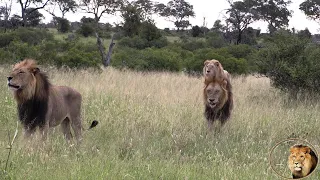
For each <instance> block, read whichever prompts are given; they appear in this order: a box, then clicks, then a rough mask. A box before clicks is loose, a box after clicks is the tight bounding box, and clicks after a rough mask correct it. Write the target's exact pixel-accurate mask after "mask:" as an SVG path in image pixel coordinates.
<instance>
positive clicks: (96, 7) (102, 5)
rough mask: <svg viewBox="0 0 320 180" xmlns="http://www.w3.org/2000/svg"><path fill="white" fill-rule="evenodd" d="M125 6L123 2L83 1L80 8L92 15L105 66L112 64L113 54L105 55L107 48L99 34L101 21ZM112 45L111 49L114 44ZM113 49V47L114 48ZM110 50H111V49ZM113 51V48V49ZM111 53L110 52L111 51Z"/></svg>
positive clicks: (104, 0) (106, 0)
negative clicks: (104, 16)
mask: <svg viewBox="0 0 320 180" xmlns="http://www.w3.org/2000/svg"><path fill="white" fill-rule="evenodd" d="M122 5H123V0H81V4H80V8H81V10H82V11H84V12H85V13H89V14H92V15H93V16H94V21H95V34H96V38H97V45H98V49H99V51H100V54H101V57H102V63H103V65H104V66H108V65H109V64H110V56H108V54H109V55H110V54H111V53H108V54H106V53H105V47H104V45H103V43H102V39H101V38H100V36H99V34H98V30H99V21H100V19H101V17H102V16H103V15H104V14H114V13H115V12H116V11H118V10H120V9H121V7H122ZM111 42H112V43H111V44H110V47H111V45H112V44H113V45H114V43H113V41H111ZM112 47H113V46H112ZM109 50H110V48H109ZM111 50H112V48H111ZM109 52H110V51H109Z"/></svg>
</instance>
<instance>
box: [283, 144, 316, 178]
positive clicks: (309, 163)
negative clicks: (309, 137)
mask: <svg viewBox="0 0 320 180" xmlns="http://www.w3.org/2000/svg"><path fill="white" fill-rule="evenodd" d="M317 163H318V157H317V156H316V154H315V153H314V152H313V151H312V149H311V148H310V147H308V146H304V145H294V146H292V147H291V148H290V155H289V157H288V166H289V169H290V171H291V172H292V177H293V179H299V178H303V177H306V176H308V175H309V174H310V173H311V172H312V171H313V170H314V169H315V168H316V166H317Z"/></svg>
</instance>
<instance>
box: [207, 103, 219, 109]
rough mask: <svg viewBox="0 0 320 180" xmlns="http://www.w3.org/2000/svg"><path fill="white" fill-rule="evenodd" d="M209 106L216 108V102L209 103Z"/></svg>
mask: <svg viewBox="0 0 320 180" xmlns="http://www.w3.org/2000/svg"><path fill="white" fill-rule="evenodd" d="M209 106H210V107H211V108H214V107H216V106H217V103H216V102H209Z"/></svg>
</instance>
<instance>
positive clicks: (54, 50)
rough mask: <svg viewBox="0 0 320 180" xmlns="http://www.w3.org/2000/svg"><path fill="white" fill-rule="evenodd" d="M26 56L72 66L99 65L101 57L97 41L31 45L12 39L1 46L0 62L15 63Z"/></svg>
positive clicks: (47, 42)
mask: <svg viewBox="0 0 320 180" xmlns="http://www.w3.org/2000/svg"><path fill="white" fill-rule="evenodd" d="M25 58H33V59H36V60H37V61H38V62H39V63H40V64H52V65H56V66H58V67H61V66H68V67H70V68H85V67H99V64H101V57H100V54H99V53H98V51H97V48H96V44H95V43H86V44H82V43H79V41H77V40H74V41H69V42H64V41H58V40H52V41H43V42H42V43H41V44H38V45H35V46H30V45H29V44H28V43H25V42H21V41H16V40H15V41H12V42H11V43H10V44H9V45H8V46H7V47H5V48H0V62H1V63H10V64H12V63H14V62H16V61H17V60H22V59H25Z"/></svg>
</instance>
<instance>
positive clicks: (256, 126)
mask: <svg viewBox="0 0 320 180" xmlns="http://www.w3.org/2000/svg"><path fill="white" fill-rule="evenodd" d="M45 70H46V71H48V74H49V76H50V79H51V82H52V83H53V84H56V85H68V86H71V87H73V88H75V89H77V90H79V91H80V92H81V93H82V95H83V109H82V117H83V124H84V127H89V124H90V122H91V121H92V120H93V119H97V120H98V121H100V124H99V125H98V126H97V127H96V128H95V129H92V130H90V131H87V132H85V133H84V140H83V142H82V144H81V145H80V146H69V145H67V144H66V143H65V140H64V139H63V136H62V133H61V132H60V129H59V128H55V129H53V130H52V131H51V132H50V136H49V140H48V142H47V143H46V144H45V145H41V144H40V145H39V144H37V143H36V141H31V142H24V141H23V138H22V133H21V128H22V127H20V129H19V130H20V131H19V134H18V136H19V137H20V138H19V140H18V141H17V142H16V144H14V146H13V150H12V154H11V157H10V164H9V167H8V172H7V173H3V172H0V173H2V174H0V177H1V176H2V177H3V178H5V179H32V180H36V179H277V176H276V175H275V174H274V173H273V171H272V170H271V168H270V166H269V162H268V157H269V151H270V149H271V148H272V147H273V146H274V145H275V144H276V143H277V142H279V141H281V140H283V139H286V138H289V137H298V138H302V139H305V140H307V141H308V142H310V143H311V144H313V145H315V147H316V148H317V150H319V143H320V139H319V137H320V136H319V135H320V131H319V129H320V123H319V117H320V112H319V104H313V105H312V106H311V105H306V104H305V103H295V105H290V104H289V105H288V102H287V101H285V98H284V95H283V94H281V93H280V92H279V91H278V90H275V89H274V88H272V87H270V82H269V80H268V79H267V78H255V77H253V76H249V77H234V78H233V79H232V84H233V90H234V101H235V108H234V111H233V114H232V119H231V120H230V121H229V122H228V123H227V124H226V125H225V126H224V127H223V128H221V129H220V130H219V128H216V129H215V130H216V131H217V130H219V132H215V133H209V134H207V133H206V121H205V119H204V116H203V110H204V107H203V100H202V87H203V80H202V79H200V78H195V77H188V76H186V75H184V74H171V73H165V72H163V73H138V72H132V71H119V70H115V69H113V68H108V69H107V70H104V71H102V72H93V71H89V70H88V71H76V72H74V71H62V70H55V69H49V68H45ZM7 72H8V70H7V69H6V68H1V69H0V75H1V77H3V78H0V84H1V85H0V113H1V117H0V149H1V151H0V169H3V168H4V165H5V159H6V157H7V155H8V151H7V150H6V149H5V148H6V147H7V143H8V142H7V131H8V130H9V131H10V132H12V133H13V132H14V129H15V123H16V120H17V112H16V104H15V102H14V100H13V98H12V95H11V93H10V92H9V90H8V88H7V86H6V79H5V77H6V75H7V74H6V73H7ZM216 126H217V127H219V124H216ZM306 132H309V133H306ZM293 133H294V134H293ZM279 156H281V155H279ZM283 158H284V159H286V158H287V157H283ZM284 162H285V161H284ZM316 171H317V172H316V173H314V174H313V175H312V178H311V179H318V177H319V169H317V170H316ZM288 174H290V173H288ZM0 179H1V178H0Z"/></svg>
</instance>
